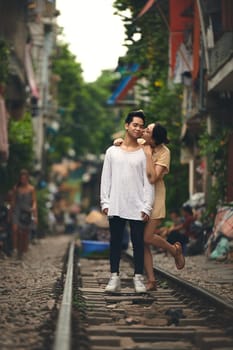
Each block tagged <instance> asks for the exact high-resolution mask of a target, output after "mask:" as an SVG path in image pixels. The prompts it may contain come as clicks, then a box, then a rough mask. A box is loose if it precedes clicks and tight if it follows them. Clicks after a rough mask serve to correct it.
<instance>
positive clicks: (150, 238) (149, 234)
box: [144, 219, 185, 279]
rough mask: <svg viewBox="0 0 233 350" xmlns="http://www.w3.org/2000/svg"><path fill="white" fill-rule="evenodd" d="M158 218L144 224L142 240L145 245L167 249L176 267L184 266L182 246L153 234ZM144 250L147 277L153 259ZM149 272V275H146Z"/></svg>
mask: <svg viewBox="0 0 233 350" xmlns="http://www.w3.org/2000/svg"><path fill="white" fill-rule="evenodd" d="M159 224H160V220H159V219H150V220H149V221H148V223H147V224H146V227H145V231H144V242H145V245H147V246H149V245H152V246H154V247H156V248H162V249H164V250H166V251H168V252H169V253H170V254H171V255H172V256H173V257H174V258H175V261H176V266H177V268H179V269H180V268H183V267H184V263H185V261H184V257H183V254H182V248H181V246H180V245H179V246H178V243H175V244H170V243H169V242H168V241H167V240H166V239H164V238H163V237H161V236H159V235H157V234H155V233H154V232H155V229H156V228H157V227H158V226H159ZM144 252H145V258H144V259H145V270H146V273H147V276H148V279H149V276H150V277H152V272H151V271H153V259H152V256H151V258H150V257H149V254H151V252H150V253H149V250H148V249H146V250H144ZM148 274H149V275H148Z"/></svg>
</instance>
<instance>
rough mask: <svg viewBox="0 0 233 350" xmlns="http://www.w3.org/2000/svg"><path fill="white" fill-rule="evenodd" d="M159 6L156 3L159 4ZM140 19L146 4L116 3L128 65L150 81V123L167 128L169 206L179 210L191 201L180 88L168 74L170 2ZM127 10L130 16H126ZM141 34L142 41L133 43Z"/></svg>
mask: <svg viewBox="0 0 233 350" xmlns="http://www.w3.org/2000/svg"><path fill="white" fill-rule="evenodd" d="M156 3H157V2H156ZM156 3H155V6H154V7H153V8H151V9H150V10H149V11H148V12H147V13H146V14H144V15H143V16H142V17H141V18H137V15H138V14H139V12H140V11H141V9H142V8H143V6H144V5H145V1H143V0H137V1H134V2H132V1H130V0H116V1H115V2H114V6H115V8H116V10H117V13H118V14H122V17H123V21H124V24H125V28H126V36H127V39H126V46H127V47H128V52H127V55H126V57H124V58H123V61H125V62H127V61H128V62H135V63H139V64H140V66H141V70H140V73H139V77H140V76H144V77H145V78H146V79H147V81H148V82H149V88H148V92H147V95H148V97H149V101H150V102H149V103H146V104H145V105H143V103H142V104H141V106H140V108H144V109H145V112H146V115H147V123H151V122H155V121H159V122H161V124H162V125H164V126H165V127H166V128H167V131H168V137H169V139H170V141H171V143H170V144H169V148H170V150H171V172H170V174H168V175H167V176H166V177H165V182H166V187H167V196H166V197H167V207H168V209H171V208H172V207H179V206H180V205H181V204H182V203H184V201H186V200H187V198H188V167H187V166H184V165H181V164H180V147H181V143H180V132H181V125H182V123H181V100H180V97H179V96H180V94H181V87H180V86H176V87H173V88H172V89H169V88H168V87H167V75H168V42H169V40H168V38H169V31H168V25H167V18H168V2H167V1H164V2H158V3H157V4H156ZM125 10H130V13H131V15H130V16H128V17H125V15H124V14H125V12H124V11H125ZM137 33H139V34H140V35H141V37H140V38H139V40H134V38H135V35H136V34H137Z"/></svg>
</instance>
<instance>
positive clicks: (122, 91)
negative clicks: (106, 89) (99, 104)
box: [107, 63, 140, 105]
mask: <svg viewBox="0 0 233 350" xmlns="http://www.w3.org/2000/svg"><path fill="white" fill-rule="evenodd" d="M139 68H140V66H139V64H136V63H134V64H132V65H131V66H130V67H129V68H128V71H129V73H128V74H126V75H124V76H123V77H122V79H121V80H120V82H119V84H118V86H117V88H116V89H115V91H114V92H113V94H112V96H111V97H110V98H109V99H108V101H107V104H108V105H116V104H118V103H120V102H121V101H122V100H123V99H124V97H125V96H126V95H127V93H128V91H129V90H130V89H131V88H132V87H133V86H134V85H135V83H136V81H137V79H138V77H137V76H136V75H135V73H136V72H137V71H138V70H139Z"/></svg>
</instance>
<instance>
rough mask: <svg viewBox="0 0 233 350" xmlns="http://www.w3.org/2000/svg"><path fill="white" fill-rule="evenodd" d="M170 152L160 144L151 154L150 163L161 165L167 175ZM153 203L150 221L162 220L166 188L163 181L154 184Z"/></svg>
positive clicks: (164, 214) (164, 210)
mask: <svg viewBox="0 0 233 350" xmlns="http://www.w3.org/2000/svg"><path fill="white" fill-rule="evenodd" d="M170 158H171V155H170V150H169V149H168V148H167V147H166V146H165V145H164V144H161V145H159V146H156V147H155V148H154V150H153V153H152V161H153V164H154V165H156V164H157V165H161V166H163V167H165V169H166V170H165V174H168V173H169V170H170ZM154 186H155V201H154V205H153V209H152V212H151V216H150V218H151V219H163V218H165V216H166V206H165V200H166V188H165V184H164V180H163V179H160V180H158V181H157V182H156V183H155V185H154Z"/></svg>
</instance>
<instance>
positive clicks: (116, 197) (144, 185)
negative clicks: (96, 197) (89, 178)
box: [100, 146, 154, 220]
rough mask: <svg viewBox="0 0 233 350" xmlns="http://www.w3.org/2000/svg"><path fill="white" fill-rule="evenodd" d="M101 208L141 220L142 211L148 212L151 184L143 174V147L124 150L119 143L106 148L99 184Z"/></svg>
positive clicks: (111, 213) (111, 212)
mask: <svg viewBox="0 0 233 350" xmlns="http://www.w3.org/2000/svg"><path fill="white" fill-rule="evenodd" d="M100 202H101V208H102V210H103V209H105V208H108V216H119V217H121V218H125V219H131V220H142V214H141V213H142V212H144V213H146V214H148V215H150V212H151V209H152V206H153V202H154V186H153V185H151V184H150V183H149V181H148V179H147V175H146V157H145V154H144V152H143V150H142V149H138V150H136V151H131V152H128V151H125V150H124V149H122V148H121V147H116V146H111V147H109V148H108V149H107V151H106V154H105V158H104V164H103V170H102V176H101V186H100Z"/></svg>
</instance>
